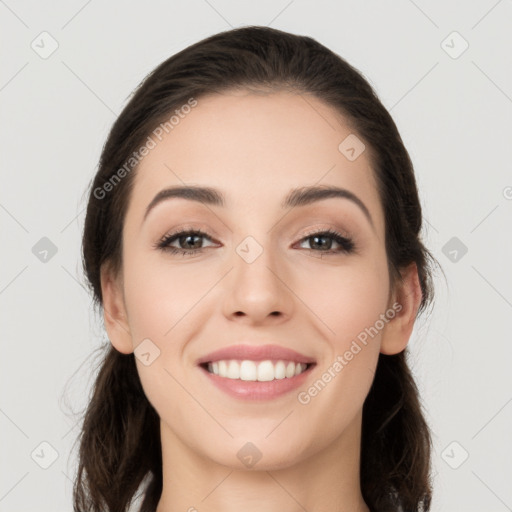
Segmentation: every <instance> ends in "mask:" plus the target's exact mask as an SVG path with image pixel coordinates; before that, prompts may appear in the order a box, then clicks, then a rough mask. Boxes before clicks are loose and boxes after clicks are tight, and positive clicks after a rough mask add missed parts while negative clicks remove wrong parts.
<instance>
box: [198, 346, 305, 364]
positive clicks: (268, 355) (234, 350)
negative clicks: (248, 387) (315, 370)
mask: <svg viewBox="0 0 512 512" xmlns="http://www.w3.org/2000/svg"><path fill="white" fill-rule="evenodd" d="M226 359H240V360H250V361H265V360H269V359H270V360H275V361H278V360H282V361H293V362H295V363H307V364H310V363H314V362H315V360H314V359H313V358H312V357H308V356H306V355H304V354H300V353H299V352H296V351H295V350H292V349H291V348H285V347H281V346H279V345H242V344H241V345H232V346H230V347H225V348H221V349H219V350H215V351H214V352H210V353H209V354H206V355H205V356H203V357H201V358H199V359H198V360H197V362H196V364H198V365H200V364H204V363H210V362H213V361H221V360H226Z"/></svg>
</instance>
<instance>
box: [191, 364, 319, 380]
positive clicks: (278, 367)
mask: <svg viewBox="0 0 512 512" xmlns="http://www.w3.org/2000/svg"><path fill="white" fill-rule="evenodd" d="M315 364H316V363H296V362H294V361H286V360H263V361H252V360H248V359H244V360H234V359H223V360H219V361H210V362H205V363H202V364H200V365H199V366H200V367H201V368H203V369H204V370H206V371H207V372H208V373H211V374H213V375H217V376H218V377H223V378H226V379H232V380H242V381H253V382H256V381H257V382H269V381H272V380H281V379H291V378H293V377H296V376H297V375H301V374H302V373H304V372H307V371H309V370H310V369H311V368H312V367H313V366H315Z"/></svg>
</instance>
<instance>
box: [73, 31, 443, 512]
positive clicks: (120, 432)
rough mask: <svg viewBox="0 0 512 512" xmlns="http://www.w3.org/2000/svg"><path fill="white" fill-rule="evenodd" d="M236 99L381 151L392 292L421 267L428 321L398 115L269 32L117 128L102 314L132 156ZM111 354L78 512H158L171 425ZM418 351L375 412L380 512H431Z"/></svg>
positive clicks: (221, 43) (369, 441)
mask: <svg viewBox="0 0 512 512" xmlns="http://www.w3.org/2000/svg"><path fill="white" fill-rule="evenodd" d="M234 88H249V89H252V88H254V89H260V90H261V89H265V90H270V91H272V90H276V89H278V88H279V89H280V88H285V89H289V90H293V91H295V92H298V93H308V94H312V95H314V96H315V97H317V98H319V99H320V100H323V101H324V102H325V103H326V104H327V105H329V106H330V107H332V108H333V109H334V110H335V111H337V112H338V113H340V114H341V115H342V116H343V118H344V119H345V120H346V121H347V122H349V123H350V124H351V127H352V129H353V130H354V131H355V133H357V135H358V137H360V138H361V139H362V140H363V141H364V143H365V145H367V147H368V148H369V150H370V155H371V161H372V168H373V171H374V173H375V177H376V179H377V183H378V192H379V197H380V200H381V202H382V205H383V208H384V212H385V226H386V251H387V257H388V268H389V272H390V276H391V278H392V281H391V283H392V284H393V285H394V284H395V283H397V282H398V280H399V279H400V269H403V268H404V267H405V266H407V265H408V264H410V263H412V262H414V263H416V265H417V269H418V274H419V280H420V284H421V290H422V293H423V296H422V300H421V304H420V307H419V310H418V314H419V313H420V312H422V311H424V310H425V309H426V307H427V305H428V304H431V303H432V291H433V289H432V263H437V262H436V261H435V259H434V258H433V256H432V255H431V254H430V253H429V251H428V250H427V249H426V248H425V247H424V245H423V243H422V241H421V236H420V230H421V227H422V212H421V207H420V201H419V197H418V191H417V187H416V181H415V176H414V170H413V165H412V162H411V160H410V157H409V155H408V152H407V150H406V149H405V147H404V144H403V142H402V139H401V137H400V135H399V133H398V130H397V127H396V125H395V123H394V122H393V120H392V118H391V116H390V114H389V113H388V111H387V110H386V109H385V108H384V106H383V105H382V103H381V102H380V100H379V99H378V97H377V96H376V94H375V92H374V91H373V89H372V87H371V86H370V85H369V83H368V82H367V81H366V80H365V79H364V78H363V76H362V75H361V74H360V72H359V71H357V70H356V69H355V68H354V67H352V66H351V65H350V64H348V63H347V62H346V61H345V60H344V59H343V58H341V57H340V56H338V55H337V54H335V53H333V52H332V51H331V50H329V49H327V48H326V47H325V46H323V45H321V44H320V43H318V42H317V41H315V40H314V39H312V38H310V37H305V36H299V35H294V34H290V33H286V32H283V31H280V30H276V29H271V28H268V27H257V26H249V27H243V28H238V29H234V30H229V31H225V32H222V33H219V34H216V35H213V36H211V37H208V38H207V39H204V40H202V41H200V42H198V43H196V44H193V45H192V46H189V47H187V48H185V49H184V50H182V51H180V52H179V53H177V54H176V55H174V56H172V57H170V58H169V59H167V60H166V61H165V62H163V63H162V64H160V65H159V66H158V67H157V68H156V69H154V71H153V72H151V73H150V74H149V75H148V76H147V77H146V79H145V80H143V82H142V83H141V84H140V85H139V87H138V88H137V89H136V91H135V92H134V95H133V96H132V98H131V99H130V101H129V102H128V104H127V105H126V107H125V108H124V109H123V111H122V112H121V114H120V115H119V117H118V119H117V120H116V122H115V123H114V125H113V127H112V129H111V131H110V133H109V136H108V138H107V141H106V143H105V145H104V147H103V151H102V154H101V158H100V162H99V168H98V171H97V173H96V175H95V177H94V179H93V181H92V184H91V188H90V191H89V199H88V206H87V213H86V218H85V226H84V232H83V240H82V250H83V267H84V271H85V274H86V277H87V280H88V284H89V286H90V288H91V291H92V294H93V298H94V304H95V306H96V307H97V308H98V309H99V310H101V308H102V306H103V299H102V293H101V283H100V268H101V266H102V265H103V264H108V265H110V266H111V268H112V269H113V270H114V272H119V271H120V270H121V266H122V260H121V246H122V236H121V234H122V228H123V222H124V217H125V212H126V210H127V205H128V203H129V201H130V195H131V190H132V186H133V177H134V173H135V172H136V165H135V164H134V165H133V169H130V168H128V169H127V168H126V162H127V161H129V158H130V155H132V154H133V152H134V151H136V150H137V149H138V148H139V147H140V146H141V145H142V144H143V143H144V141H145V140H147V137H148V136H149V135H150V134H151V133H152V131H153V130H154V129H155V128H156V127H157V126H159V125H160V124H161V123H162V122H165V120H168V119H169V117H170V116H171V115H172V113H173V112H174V111H175V110H176V109H179V108H180V107H181V106H182V105H185V104H187V102H188V101H189V100H190V98H195V99H196V100H197V99H198V98H200V97H201V96H203V95H206V94H209V93H215V92H222V91H226V90H228V89H234ZM123 166H125V167H124V169H125V172H123V173H122V179H120V180H118V179H116V177H115V175H116V173H117V177H118V178H119V176H120V174H119V169H121V168H123ZM113 180H115V181H113ZM108 183H110V186H109V185H106V184H108ZM103 349H104V350H105V352H104V354H103V355H102V359H101V362H100V364H99V365H98V373H97V376H96V377H95V378H96V380H95V383H94V386H93V389H92V396H91V399H90V401H89V403H88V406H87V409H86V411H85V413H84V417H83V426H82V430H81V433H80V436H79V438H78V439H77V441H79V442H80V447H79V454H78V468H77V475H76V478H75V481H74V482H75V483H74V489H73V504H74V510H75V512H85V511H90V512H100V511H103V510H108V511H112V512H121V511H125V510H127V509H128V507H129V506H130V503H132V500H133V499H134V497H135V494H136V492H137V490H138V489H139V488H140V487H141V486H142V484H144V487H143V492H142V495H143V497H144V498H143V501H142V504H141V508H140V511H141V512H154V510H155V509H156V506H157V504H158V501H159V499H160V495H161V492H162V458H161V457H162V454H161V445H160V424H159V417H158V414H157V412H156V411H155V409H154V408H153V407H152V405H151V404H150V403H149V401H148V400H147V398H146V396H145V394H144V392H143V389H142V386H141V383H140V380H139V376H138V373H137V370H136V366H135V360H134V355H133V354H128V355H126V354H122V353H120V352H118V351H117V350H115V349H114V348H113V346H112V345H111V344H110V343H109V342H107V343H106V344H105V345H104V346H103ZM407 350H408V349H405V350H404V351H402V352H400V353H399V354H396V355H383V354H380V355H379V360H378V364H377V369H376V373H375V377H374V381H373V383H372V386H371V389H370V391H369V394H368V396H367V398H366V400H365V402H364V406H363V424H362V444H361V472H360V481H361V490H362V494H363V498H364V500H365V501H366V503H367V504H368V506H369V507H370V509H371V510H375V511H379V512H386V511H389V512H391V511H393V512H394V511H397V510H400V507H401V509H402V510H403V512H412V511H419V510H423V511H424V512H427V511H428V510H429V509H430V502H431V493H432V488H431V480H430V464H431V460H430V459H431V443H432V442H431V437H430V432H429V428H428V425H427V423H426V421H425V418H424V416H423V413H422V405H421V403H420V401H419V395H418V389H417V387H416V385H415V382H414V380H413V377H412V374H411V372H410V369H409V367H408V364H407V361H406V355H407Z"/></svg>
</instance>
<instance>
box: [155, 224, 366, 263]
mask: <svg viewBox="0 0 512 512" xmlns="http://www.w3.org/2000/svg"><path fill="white" fill-rule="evenodd" d="M184 235H196V236H200V237H202V238H207V239H208V240H210V241H212V239H211V238H210V237H209V236H208V235H207V234H206V233H205V232H204V231H201V230H198V229H184V230H182V231H177V232H175V233H170V234H167V235H165V236H164V237H162V238H161V239H160V240H159V241H158V242H157V243H156V244H155V245H154V247H155V248H156V249H160V250H162V251H165V252H169V253H171V254H181V255H182V256H184V257H185V256H192V255H195V254H199V253H202V252H203V250H204V249H206V247H200V248H199V249H179V248H177V247H171V246H170V245H169V244H170V243H171V242H173V241H175V240H177V239H179V238H180V237H181V236H184ZM313 237H327V238H332V239H333V240H334V241H335V242H336V243H338V244H339V245H340V246H341V248H340V249H334V250H333V249H329V250H327V251H321V250H318V251H317V250H314V249H306V250H307V251H309V252H317V253H320V255H321V257H322V256H323V255H325V254H341V253H345V254H350V253H353V252H355V249H356V246H355V244H354V242H353V240H352V239H351V238H347V237H345V236H343V235H342V234H341V233H338V232H337V231H335V230H333V229H325V230H321V231H314V232H312V233H308V234H306V235H305V236H304V237H302V238H301V239H300V240H299V242H301V243H302V242H304V241H306V240H308V239H310V238H313Z"/></svg>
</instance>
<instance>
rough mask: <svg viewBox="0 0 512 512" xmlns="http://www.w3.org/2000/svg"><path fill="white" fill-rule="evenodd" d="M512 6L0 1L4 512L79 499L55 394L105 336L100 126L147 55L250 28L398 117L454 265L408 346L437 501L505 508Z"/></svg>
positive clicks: (509, 449)
mask: <svg viewBox="0 0 512 512" xmlns="http://www.w3.org/2000/svg"><path fill="white" fill-rule="evenodd" d="M511 17H512V4H511V2H510V1H505V0H502V1H495V0H490V1H475V2H454V1H450V2H446V1H440V0H437V1H430V2H427V1H425V0H423V1H420V0H417V1H415V2H413V1H412V0H402V1H395V2H391V1H359V2H356V1H341V2H334V1H331V2H326V1H315V2H306V1H299V0H294V1H290V0H284V1H259V2H247V1H245V2H234V1H227V0H222V1H221V0H209V1H206V0H204V1H203V0H195V1H189V2H185V1H182V2H176V1H173V2H164V1H160V2H149V3H142V2H131V3H129V4H128V3H127V2H121V1H110V2H99V1H89V2H83V1H67V2H64V1H60V2H57V1H56V2H52V3H51V4H49V3H44V2H36V1H33V0H32V1H26V2H22V1H20V2H15V1H14V0H7V1H5V2H4V1H0V20H1V21H0V24H1V32H0V34H1V36H0V37H1V38H2V40H1V45H2V49H3V52H2V55H1V59H2V60H1V69H2V73H1V78H0V102H1V106H2V121H3V122H2V123H1V128H0V129H1V134H0V141H1V146H2V150H1V153H0V154H1V172H2V184H3V185H2V187H1V189H0V190H1V193H0V219H1V226H2V233H3V234H2V239H3V244H4V249H5V248H6V247H7V248H8V250H7V251H5V250H4V253H3V258H2V265H1V266H0V305H1V311H2V324H1V325H2V351H1V355H2V357H1V358H0V365H1V377H0V378H1V382H0V386H1V390H2V392H1V397H0V431H1V433H2V436H1V452H0V458H1V460H2V465H1V469H0V471H1V480H0V510H1V511H23V512H30V511H36V510H37V511H38V512H43V511H57V510H71V508H72V507H71V488H72V482H71V478H72V476H73V471H74V466H75V463H76V459H75V454H74V452H72V444H73V441H74V439H75V436H76V435H77V434H78V428H76V418H74V417H73V416H72V414H71V413H70V412H69V409H68V408H67V407H66V403H67V402H66V400H64V398H63V393H64V390H65V386H66V384H68V388H67V391H68V393H67V397H68V399H67V401H68V402H70V405H71V406H72V408H73V410H75V411H78V410H79V409H80V408H81V407H82V406H83V405H84V404H85V403H86V398H87V394H88V390H89V387H90V385H91V379H90V374H91V360H90V359H87V358H88V356H89V355H90V354H91V352H92V351H93V349H94V348H96V347H97V346H98V345H99V344H100V342H101V341H102V340H105V339H106V336H105V334H104V333H103V330H102V323H101V319H99V318H97V317H96V315H95V314H94V312H93V309H92V307H91V298H90V296H89V295H88V293H87V292H86V290H85V289H84V287H83V282H84V281H83V276H82V273H81V266H80V243H81V230H82V227H83V220H84V208H85V205H86V203H85V197H86V196H85V191H86V190H87V187H88V184H89V181H90V179H91V178H92V176H93V174H94V172H95V169H96V165H97V161H98V158H99V154H100V150H101V147H102V145H103V142H104V140H105V138H106V135H107V133H108V130H109V128H110V126H111V124H112V123H113V121H114V120H115V118H116V115H117V114H118V113H119V112H120V111H121V109H122V107H123V106H124V104H125V103H126V100H127V98H128V96H129V94H130V93H131V91H132V90H133V89H134V87H135V86H136V85H137V84H138V83H139V82H140V80H142V78H143V77H144V76H145V75H146V74H147V73H148V72H149V71H151V70H152V69H153V68H154V67H155V66H156V65H157V64H159V63H160V62H162V61H163V60H164V59H166V58H167V57H169V56H170V55H171V54H174V53H176V52H177V51H179V50H181V49H182V48H184V47H186V46H188V45H190V44H192V43H194V42H196V41H198V40H200V39H202V38H204V37H206V36H208V35H210V34H213V33H216V32H219V31H222V30H226V29H229V28H230V26H231V27H237V26H241V25H248V24H260V25H270V26H272V27H275V28H279V29H282V30H287V31H290V32H294V33H299V34H305V35H309V36H312V37H314V38H316V39H317V40H319V41H320V42H321V43H323V44H325V45H326V46H328V47H329V48H331V49H332V50H334V51H335V52H337V53H339V54H340V55H341V56H343V57H344V58H346V59H347V60H348V61H349V62H350V63H351V64H353V65H354V66H355V67H357V68H358V69H359V70H360V71H361V72H362V73H363V74H364V75H365V76H366V77H367V79H368V80H369V81H370V83H371V84H372V85H373V86H374V87H375V89H376V91H377V93H378V94H379V96H380V98H381V100H382V101H383V103H384V105H385V106H386V107H387V108H388V109H389V110H390V112H391V114H392V116H393V118H394V119H395V121H396V123H397V125H398V128H399V130H400V132H401V134H402V137H403V139H404V142H405V144H406V147H407V148H408V150H409V152H410V154H411V157H412V159H413V162H414V164H415V168H416V172H417V179H418V185H419V188H420V194H421V198H422V204H423V207H424V213H425V217H426V220H427V222H426V225H425V231H424V237H425V241H426V243H427V245H428V247H429V248H430V249H431V250H432V251H433V253H434V255H435V256H436V257H437V259H438V260H439V261H440V263H441V265H442V266H443V268H444V271H445V273H446V281H445V280H444V279H443V278H442V275H441V274H438V277H437V279H436V284H437V290H436V292H437V299H436V305H435V309H434V311H433V313H432V315H431V316H430V317H425V319H424V320H423V321H420V322H419V323H418V324H417V325H416V327H415V330H414V334H413V337H412V339H411V343H410V346H411V349H412V357H411V364H412V366H413V369H414V373H415V375H416V377H417V379H418V385H419V387H420V391H421V394H422V397H423V400H424V404H425V407H426V409H427V417H428V420H429V422H430V424H431V426H432V430H433V435H434V445H435V452H434V484H435V494H434V502H433V507H432V510H434V511H462V510H464V511H465V512H472V511H482V510H485V511H486V512H492V511H496V512H502V511H506V510H512V488H511V487H510V485H507V484H510V481H511V476H512V463H511V460H512V442H511V437H510V432H511V430H512V429H511V426H512V403H511V402H512V386H511V378H510V369H509V367H510V360H511V356H512V348H511V347H512V344H511V336H510V319H511V313H512V273H511V271H510V262H511V261H512V242H511V233H512V231H511V219H512V174H511V172H510V169H511V167H510V159H511V150H510V148H511V132H512V130H511V120H512V116H511V114H512V73H511V66H510V55H511V54H512V36H511V33H510V20H511ZM45 31H46V32H48V33H49V35H45V34H43V35H41V33H42V32H45ZM454 31H455V32H457V33H458V34H453V32H454ZM52 44H53V45H55V44H58V48H57V49H56V50H55V51H54V52H53V53H52V54H51V55H47V53H49V52H50V51H51V50H52ZM466 44H468V45H469V46H468V48H467V49H466V50H465V51H463V50H464V48H465V46H466ZM43 57H46V58H43ZM44 237H46V238H47V239H49V240H50V241H51V244H50V243H49V242H48V240H46V239H45V240H42V241H41V239H42V238H44ZM454 237H455V239H454ZM52 244H53V245H54V246H55V249H56V250H57V252H56V253H55V254H53V253H52V249H51V246H52ZM34 247H35V248H34ZM464 248H467V253H465V254H464V250H465V249H464ZM55 249H53V250H55ZM45 250H48V251H49V252H48V253H44V251H45ZM454 251H455V252H454ZM84 361H86V362H85V363H84ZM82 363H84V364H82ZM41 443H49V444H43V445H41ZM55 452H57V454H58V455H57V454H56V453H55ZM55 456H57V458H56V460H53V459H54V458H55ZM465 457H468V458H467V459H466V460H465ZM48 465H49V467H48V468H47V469H44V468H43V467H42V466H48Z"/></svg>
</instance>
